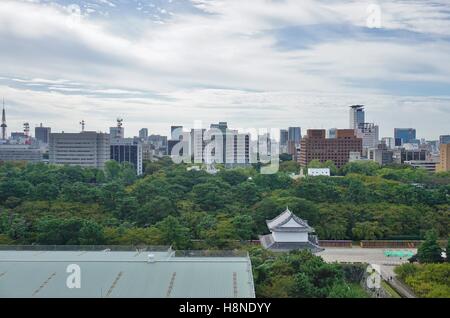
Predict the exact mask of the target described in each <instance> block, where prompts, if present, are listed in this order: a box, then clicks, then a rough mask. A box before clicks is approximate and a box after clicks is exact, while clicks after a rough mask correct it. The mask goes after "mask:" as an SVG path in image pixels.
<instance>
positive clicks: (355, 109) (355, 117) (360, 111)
mask: <svg viewBox="0 0 450 318" xmlns="http://www.w3.org/2000/svg"><path fill="white" fill-rule="evenodd" d="M365 120H366V118H365V112H364V105H353V106H350V124H349V128H350V129H354V130H355V131H356V129H358V128H359V126H360V125H362V124H364V123H365V122H366V121H365Z"/></svg>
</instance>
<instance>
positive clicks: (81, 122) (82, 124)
mask: <svg viewBox="0 0 450 318" xmlns="http://www.w3.org/2000/svg"><path fill="white" fill-rule="evenodd" d="M80 125H81V132H84V127H85V126H86V122H85V121H84V119H83V120H82V121H80Z"/></svg>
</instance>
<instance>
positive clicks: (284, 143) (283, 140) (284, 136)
mask: <svg viewBox="0 0 450 318" xmlns="http://www.w3.org/2000/svg"><path fill="white" fill-rule="evenodd" d="M288 140H289V131H288V130H287V129H280V153H288Z"/></svg>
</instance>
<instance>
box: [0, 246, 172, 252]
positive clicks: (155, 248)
mask: <svg viewBox="0 0 450 318" xmlns="http://www.w3.org/2000/svg"><path fill="white" fill-rule="evenodd" d="M170 249H171V247H170V246H162V245H155V246H150V245H0V251H104V250H109V251H116V252H130V251H142V252H145V251H153V252H167V251H170Z"/></svg>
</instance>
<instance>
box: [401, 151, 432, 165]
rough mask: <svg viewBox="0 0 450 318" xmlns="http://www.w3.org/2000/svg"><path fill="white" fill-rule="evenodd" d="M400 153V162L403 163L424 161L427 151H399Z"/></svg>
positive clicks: (426, 157)
mask: <svg viewBox="0 0 450 318" xmlns="http://www.w3.org/2000/svg"><path fill="white" fill-rule="evenodd" d="M400 152H401V157H400V158H401V162H400V163H405V161H426V160H427V159H428V151H426V150H425V149H405V148H402V149H400Z"/></svg>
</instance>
